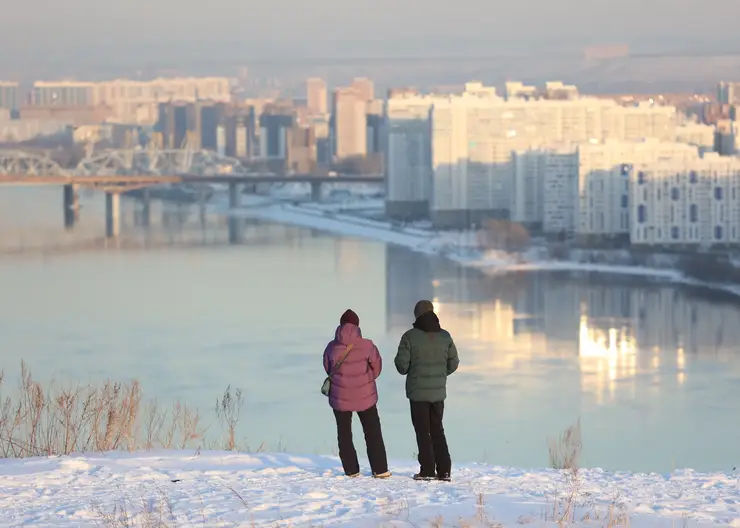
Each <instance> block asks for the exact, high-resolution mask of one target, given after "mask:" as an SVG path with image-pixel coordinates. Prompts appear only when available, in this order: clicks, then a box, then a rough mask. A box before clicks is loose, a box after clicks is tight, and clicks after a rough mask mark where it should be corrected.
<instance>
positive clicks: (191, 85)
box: [30, 77, 231, 125]
mask: <svg viewBox="0 0 740 528" xmlns="http://www.w3.org/2000/svg"><path fill="white" fill-rule="evenodd" d="M230 100H231V85H230V82H229V79H227V78H225V77H184V78H177V77H176V78H158V79H153V80H151V81H133V80H129V79H117V80H113V81H104V82H76V81H58V82H57V81H37V82H35V83H34V85H33V88H32V90H31V96H30V104H31V105H32V106H37V107H88V106H89V107H100V106H102V107H108V108H110V109H111V113H112V116H111V119H112V120H115V121H118V122H120V123H130V124H140V125H153V124H155V123H156V122H157V121H158V119H159V104H160V103H166V102H188V103H194V102H196V101H215V102H224V103H225V102H229V101H230Z"/></svg>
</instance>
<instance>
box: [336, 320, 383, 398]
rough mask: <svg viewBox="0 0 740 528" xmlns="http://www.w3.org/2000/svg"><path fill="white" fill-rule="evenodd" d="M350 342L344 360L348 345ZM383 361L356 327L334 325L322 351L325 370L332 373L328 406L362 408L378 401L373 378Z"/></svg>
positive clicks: (376, 376)
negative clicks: (330, 339) (337, 365)
mask: <svg viewBox="0 0 740 528" xmlns="http://www.w3.org/2000/svg"><path fill="white" fill-rule="evenodd" d="M350 344H351V345H353V346H352V348H351V349H350V351H349V353H348V354H347V357H346V359H345V360H344V361H343V362H342V364H341V365H340V366H339V367H335V366H336V364H337V363H338V362H340V361H341V360H342V358H344V355H345V353H346V352H347V347H348V345H350ZM382 369H383V360H382V358H381V357H380V352H378V348H377V347H376V346H375V344H374V343H373V342H372V341H371V340H369V339H365V338H363V337H362V331H361V330H360V327H359V326H356V325H354V324H352V323H345V324H343V325H340V326H338V327H337V329H336V332H335V333H334V339H333V340H332V341H331V342H330V343H329V344H328V345H326V349H325V350H324V370H325V371H326V373H327V375H331V390H330V392H329V405H330V406H331V407H332V409H334V410H336V411H354V412H360V411H365V410H367V409H369V408H370V407H372V406H373V405H375V404H376V403H378V388H377V386H376V384H375V380H376V379H377V378H378V376H380V372H381V370H382Z"/></svg>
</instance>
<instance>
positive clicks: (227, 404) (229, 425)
mask: <svg viewBox="0 0 740 528" xmlns="http://www.w3.org/2000/svg"><path fill="white" fill-rule="evenodd" d="M242 405H244V397H243V396H242V391H241V389H236V390H235V391H234V393H233V394H232V393H231V385H229V386H228V387H226V390H225V391H224V394H223V396H222V397H221V399H219V400H216V416H218V419H219V421H220V422H221V425H222V428H223V429H225V430H226V442H225V449H226V450H227V451H235V450H236V426H237V424H238V423H239V417H240V416H241V412H242ZM261 450H262V446H261V447H260V449H258V451H261Z"/></svg>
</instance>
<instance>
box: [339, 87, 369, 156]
mask: <svg viewBox="0 0 740 528" xmlns="http://www.w3.org/2000/svg"><path fill="white" fill-rule="evenodd" d="M332 118H333V127H332V128H333V131H332V132H333V139H334V141H333V143H334V157H335V158H336V159H338V160H341V159H346V158H356V157H364V156H365V155H366V154H367V104H366V102H365V101H364V100H363V99H362V98H361V95H360V94H359V93H358V91H357V90H356V89H354V88H337V89H336V90H334V101H333V105H332Z"/></svg>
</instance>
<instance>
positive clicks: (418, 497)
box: [0, 451, 740, 528]
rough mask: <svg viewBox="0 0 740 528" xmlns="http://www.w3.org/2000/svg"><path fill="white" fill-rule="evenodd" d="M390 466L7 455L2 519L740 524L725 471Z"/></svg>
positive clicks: (199, 456)
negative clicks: (347, 470) (430, 477)
mask: <svg viewBox="0 0 740 528" xmlns="http://www.w3.org/2000/svg"><path fill="white" fill-rule="evenodd" d="M391 468H392V470H393V471H394V476H393V477H392V478H391V479H389V480H375V479H372V478H371V477H369V476H364V477H361V478H358V479H349V478H347V477H345V476H344V475H343V474H342V471H341V467H340V465H339V462H338V460H337V459H336V458H334V457H316V456H310V457H309V456H293V455H287V454H276V455H268V454H254V455H253V454H239V453H227V452H203V453H194V452H185V451H155V452H146V453H135V454H121V453H115V454H113V453H111V454H102V455H89V456H72V457H50V458H31V459H19V460H3V461H0V525H2V526H104V527H106V526H151V527H154V526H168V527H169V526H250V527H251V526H284V527H285V526H295V527H299V526H314V527H316V526H352V527H359V528H363V527H371V526H373V527H374V526H397V527H401V526H418V527H424V526H438V527H441V526H470V527H473V526H486V527H491V526H520V525H523V524H524V525H530V526H554V525H555V524H554V523H552V522H551V521H545V520H543V519H548V518H552V517H553V513H552V512H553V510H557V509H560V510H561V512H562V508H563V507H564V506H566V505H567V504H568V502H569V501H568V497H569V496H570V495H576V496H577V498H576V499H575V500H574V501H572V503H573V504H575V505H577V509H576V512H575V517H576V519H577V520H578V521H579V522H578V523H577V524H578V525H579V526H610V525H611V526H620V525H622V526H623V525H626V522H627V520H628V521H629V525H630V526H634V527H638V528H639V527H651V528H652V527H658V526H666V527H668V526H680V527H684V526H699V525H702V524H704V523H707V524H715V525H717V524H720V525H724V526H728V525H730V526H740V487H739V486H738V481H737V479H736V478H735V477H733V476H729V475H721V474H716V475H700V474H695V473H691V472H682V473H678V474H675V475H673V476H671V477H664V476H660V475H635V474H626V473H625V474H607V473H604V472H602V471H599V470H590V471H582V472H581V476H580V483H579V484H578V487H577V489H576V490H573V489H572V486H571V485H570V484H569V483H568V481H567V480H564V478H563V475H561V474H560V473H559V472H556V471H554V470H542V471H522V470H515V469H504V468H495V467H488V466H484V465H471V466H467V467H459V468H456V469H455V471H454V474H453V478H454V480H453V482H452V483H443V482H416V481H414V480H412V479H411V478H410V477H411V475H412V474H413V472H414V471H415V470H417V469H418V466H417V465H416V464H414V463H411V462H407V463H403V464H399V463H392V464H391ZM574 491H575V493H573V492H574ZM625 513H627V514H628V519H627V516H626V515H625ZM136 516H138V518H137V517H136ZM116 517H117V518H118V520H114V519H115V518H116ZM610 517H611V519H612V520H611V522H610V520H609V519H610ZM584 518H587V519H591V520H590V521H587V522H584V521H583V519H584Z"/></svg>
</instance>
